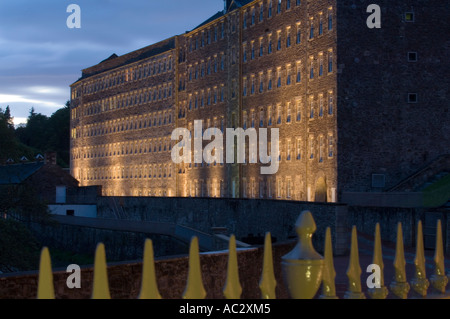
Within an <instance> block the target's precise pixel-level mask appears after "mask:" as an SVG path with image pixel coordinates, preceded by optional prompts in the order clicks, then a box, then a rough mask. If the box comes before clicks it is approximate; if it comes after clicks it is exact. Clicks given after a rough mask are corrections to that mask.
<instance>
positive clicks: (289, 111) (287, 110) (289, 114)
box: [286, 102, 291, 123]
mask: <svg viewBox="0 0 450 319" xmlns="http://www.w3.org/2000/svg"><path fill="white" fill-rule="evenodd" d="M286 123H291V102H287V104H286Z"/></svg>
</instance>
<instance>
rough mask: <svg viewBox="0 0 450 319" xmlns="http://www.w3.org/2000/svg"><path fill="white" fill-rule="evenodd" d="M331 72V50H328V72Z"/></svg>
mask: <svg viewBox="0 0 450 319" xmlns="http://www.w3.org/2000/svg"><path fill="white" fill-rule="evenodd" d="M331 72H333V51H332V50H329V51H328V73H331Z"/></svg>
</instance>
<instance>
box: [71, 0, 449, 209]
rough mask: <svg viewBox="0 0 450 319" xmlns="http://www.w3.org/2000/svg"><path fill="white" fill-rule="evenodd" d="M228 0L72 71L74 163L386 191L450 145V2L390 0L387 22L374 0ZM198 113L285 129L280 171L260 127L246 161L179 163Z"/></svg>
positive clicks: (150, 181)
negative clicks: (270, 164) (269, 171)
mask: <svg viewBox="0 0 450 319" xmlns="http://www.w3.org/2000/svg"><path fill="white" fill-rule="evenodd" d="M224 2H225V9H224V11H222V12H218V13H217V14H216V15H214V16H213V17H211V18H210V19H208V20H206V21H205V22H204V23H202V24H201V25H199V26H198V27H197V28H195V29H194V30H192V31H190V32H187V33H185V34H183V35H179V36H175V37H173V38H170V39H167V40H164V41H162V42H160V43H156V44H153V45H151V46H148V47H146V48H143V49H140V50H137V51H133V52H131V53H129V54H126V55H123V56H120V57H118V56H116V55H113V56H111V57H110V58H108V59H107V60H105V61H103V62H101V63H99V64H98V65H96V66H93V67H90V68H87V69H84V70H83V74H82V77H81V78H80V79H79V80H78V81H77V82H75V83H74V84H72V86H71V89H72V104H71V105H72V106H71V109H72V117H71V134H72V136H71V137H72V138H71V172H72V175H73V176H74V177H75V178H76V179H77V180H79V181H80V185H81V186H92V185H102V189H103V194H104V195H107V196H182V197H189V196H192V197H244V198H272V199H284V200H303V201H328V202H336V201H338V199H339V196H340V194H341V193H342V192H344V191H378V190H386V189H388V188H389V187H392V186H394V185H396V183H398V182H400V181H401V180H402V179H404V178H406V177H407V176H409V175H411V174H412V173H413V172H414V171H416V170H417V169H419V168H420V167H421V166H423V165H425V164H426V163H427V162H428V161H430V160H432V159H433V158H434V157H436V156H438V155H440V154H444V153H445V152H448V148H449V145H450V141H449V136H448V134H443V132H444V131H445V130H446V131H447V132H449V131H450V130H449V128H450V124H449V123H450V120H449V112H448V109H449V104H448V102H447V100H446V97H448V88H449V84H450V83H449V80H448V77H445V76H444V75H440V72H439V70H442V69H443V68H447V70H448V66H449V64H448V55H449V53H448V52H449V51H448V50H445V49H442V50H441V49H439V50H438V48H441V47H442V45H444V46H446V47H447V49H448V46H449V41H448V39H447V41H443V42H437V39H439V38H438V36H437V35H438V34H439V32H438V30H439V29H440V28H443V27H444V26H448V21H447V20H446V19H445V17H444V15H445V14H444V12H448V8H449V2H448V1H442V2H440V3H439V4H433V5H430V4H426V5H425V4H424V3H423V1H420V0H415V1H405V2H408V4H406V3H404V4H402V5H400V4H395V5H392V4H390V2H388V1H380V6H381V7H382V8H383V10H382V12H381V14H382V17H383V20H382V21H384V22H383V24H382V28H381V29H369V28H368V27H367V25H366V19H367V17H368V16H369V14H368V13H367V12H366V9H367V6H368V5H369V4H370V3H369V2H370V1H360V2H359V3H357V4H356V3H354V1H336V0H314V1H313V0H302V1H300V0H255V1H247V0H241V1H237V0H234V1H231V0H227V1H224ZM445 10H447V11H445ZM411 17H412V18H411ZM428 17H433V19H432V20H431V21H435V22H434V25H433V26H430V24H432V23H431V21H429V20H428ZM438 17H441V18H442V19H439V18H438ZM411 19H412V21H410V20H411ZM436 21H437V22H436ZM424 28H426V30H429V31H430V32H428V31H427V32H424ZM435 31H436V32H437V33H436V35H434V32H435ZM418 34H420V36H418ZM439 41H441V40H439ZM433 47H435V48H436V50H432V49H431V48H433ZM437 52H439V54H437ZM414 54H415V57H416V60H414V61H413V60H411V59H410V58H414ZM417 57H419V58H418V59H417ZM445 57H447V59H445ZM424 69H426V70H427V72H423V70H424ZM418 74H420V77H418V76H417V75H418ZM436 77H438V78H436ZM419 79H420V80H419ZM430 88H432V89H433V90H435V92H433V93H432V92H430ZM425 108H426V114H425V115H424V111H425V110H424V109H425ZM435 116H438V117H439V118H440V120H441V122H442V124H441V126H436V125H435V122H434V121H433V118H434V117H435ZM198 120H202V128H203V131H204V130H205V129H207V128H215V129H216V130H217V131H219V130H220V132H225V129H226V128H239V127H240V128H243V129H244V130H248V129H254V130H255V132H256V136H259V137H260V136H261V134H260V129H263V128H267V129H271V128H278V129H279V153H278V159H277V160H279V169H278V172H277V173H276V174H273V175H262V174H261V173H260V168H261V167H262V166H265V165H266V164H258V163H256V164H255V163H250V161H251V159H250V158H249V153H248V149H249V148H253V147H255V146H256V147H257V146H258V145H255V144H257V143H258V140H254V139H253V140H252V138H249V139H248V143H246V148H247V149H246V154H247V158H246V162H245V163H233V164H232V163H220V161H219V162H214V163H210V164H207V163H206V162H202V163H194V161H192V162H191V163H181V164H175V163H174V162H173V161H172V158H171V152H172V147H173V146H174V145H175V144H177V143H178V141H176V140H171V134H172V132H173V130H174V129H175V128H180V127H182V128H187V129H188V130H189V131H190V132H191V135H192V138H201V136H195V130H194V126H195V121H198ZM217 131H216V133H217ZM438 136H439V138H438ZM216 137H217V135H216ZM208 143H210V141H207V140H205V141H203V147H205V146H206V145H208ZM270 148H271V147H270V145H269V146H268V149H269V150H270ZM215 152H217V150H216V151H215ZM215 152H213V154H216V153H215ZM222 152H223V153H224V154H223V158H224V159H225V158H226V154H225V153H226V152H225V150H222ZM192 155H193V157H195V156H196V154H195V151H194V154H192ZM272 160H273V159H272Z"/></svg>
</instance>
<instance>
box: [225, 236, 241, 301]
mask: <svg viewBox="0 0 450 319" xmlns="http://www.w3.org/2000/svg"><path fill="white" fill-rule="evenodd" d="M241 293H242V287H241V284H240V282H239V269H238V262H237V253H236V237H235V236H234V235H232V236H231V237H230V242H229V248H228V269H227V281H226V283H225V288H224V289H223V295H224V296H225V298H227V299H239V298H241Z"/></svg>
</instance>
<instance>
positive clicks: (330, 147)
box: [328, 134, 334, 157]
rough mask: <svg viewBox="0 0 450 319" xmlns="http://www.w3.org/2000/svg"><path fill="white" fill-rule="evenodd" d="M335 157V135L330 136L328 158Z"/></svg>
mask: <svg viewBox="0 0 450 319" xmlns="http://www.w3.org/2000/svg"><path fill="white" fill-rule="evenodd" d="M333 156H334V141H333V135H331V134H330V135H328V157H333Z"/></svg>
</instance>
